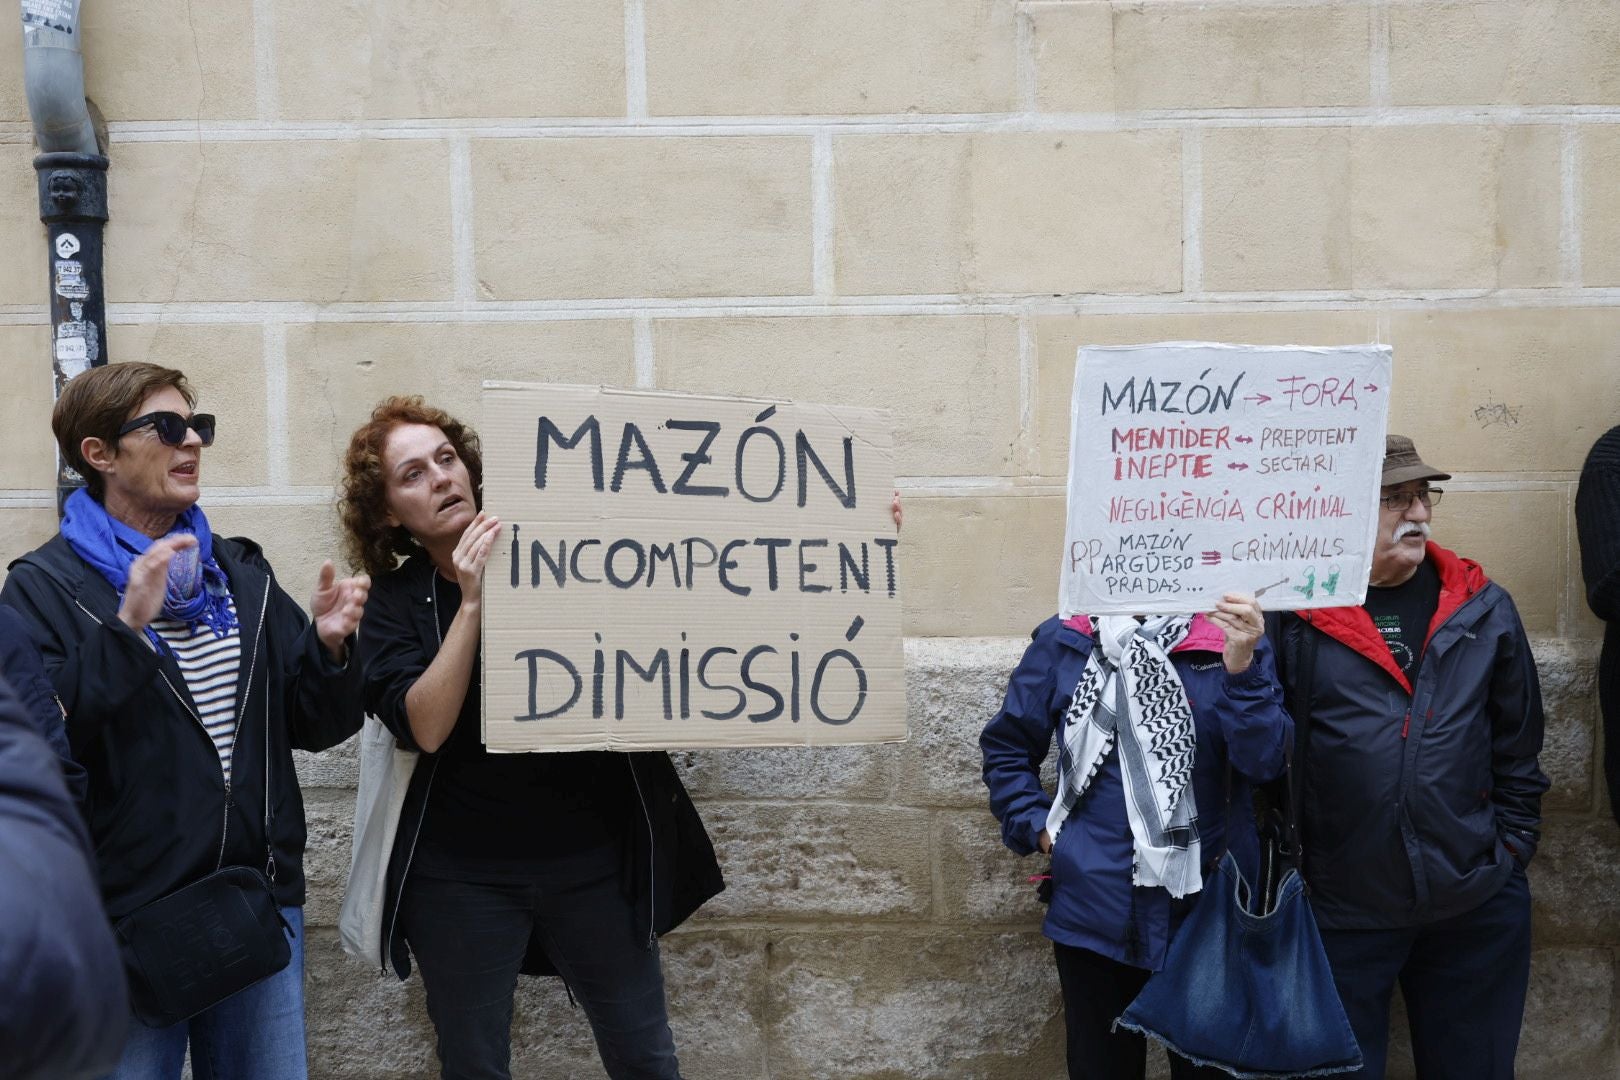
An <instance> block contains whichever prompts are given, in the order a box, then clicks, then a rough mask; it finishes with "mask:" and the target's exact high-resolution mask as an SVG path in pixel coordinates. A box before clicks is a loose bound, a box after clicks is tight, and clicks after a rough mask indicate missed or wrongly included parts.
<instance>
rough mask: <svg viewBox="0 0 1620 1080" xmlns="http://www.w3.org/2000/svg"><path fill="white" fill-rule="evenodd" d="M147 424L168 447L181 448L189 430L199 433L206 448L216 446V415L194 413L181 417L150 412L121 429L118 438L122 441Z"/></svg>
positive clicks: (173, 414) (170, 413)
mask: <svg viewBox="0 0 1620 1080" xmlns="http://www.w3.org/2000/svg"><path fill="white" fill-rule="evenodd" d="M147 424H151V425H152V429H153V430H154V431H156V432H157V437H158V438H160V439H162V440H163V442H164V444H165V445H167V446H179V445H180V444H181V443H183V442H185V441H186V430H187V429H188V428H189V429H190V430H192V431H195V432H196V433H197V438H199V439H201V440H202V444H203V445H204V446H213V445H214V414H213V413H205V412H201V413H193V414H192V415H191V416H190V417H185V416H181V415H180V414H179V413H177V412H149V413H147V414H146V415H145V416H137V417H136V418H135V419H133V420H131V421H129V422H128V423H126V424H125V425H124V426H123V427H121V428H119V429H118V437H119V438H120V439H122V438H123V437H124V436H125V435H128V434H129V433H130V432H132V431H134V430H136V429H137V428H143V427H145V426H146V425H147Z"/></svg>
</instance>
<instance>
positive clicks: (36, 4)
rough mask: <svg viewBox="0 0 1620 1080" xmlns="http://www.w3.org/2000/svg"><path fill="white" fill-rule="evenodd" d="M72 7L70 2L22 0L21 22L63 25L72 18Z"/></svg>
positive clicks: (64, 0)
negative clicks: (53, 22)
mask: <svg viewBox="0 0 1620 1080" xmlns="http://www.w3.org/2000/svg"><path fill="white" fill-rule="evenodd" d="M73 6H74V5H73V3H72V0H22V10H23V22H40V23H46V24H49V23H50V22H51V21H52V20H55V21H56V22H59V23H64V24H65V23H66V22H67V21H68V19H69V18H71V17H72V16H73ZM64 29H65V27H64Z"/></svg>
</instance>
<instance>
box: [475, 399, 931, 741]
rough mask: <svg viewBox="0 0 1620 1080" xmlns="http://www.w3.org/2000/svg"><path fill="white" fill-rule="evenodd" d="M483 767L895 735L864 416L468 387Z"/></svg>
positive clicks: (894, 590)
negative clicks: (490, 761)
mask: <svg viewBox="0 0 1620 1080" xmlns="http://www.w3.org/2000/svg"><path fill="white" fill-rule="evenodd" d="M481 434H482V439H483V451H484V506H485V508H486V509H487V510H488V511H490V512H491V513H493V514H495V515H496V516H498V517H499V518H500V519H501V523H502V532H501V536H500V539H499V540H498V541H497V543H496V548H495V551H494V552H493V553H492V555H491V556H490V561H489V566H488V568H487V570H486V571H485V577H484V608H483V610H484V637H483V642H484V742H485V744H486V745H487V746H488V747H489V749H491V750H494V751H522V750H642V749H654V748H657V749H677V748H693V747H721V746H822V745H831V744H840V743H869V742H893V741H898V740H901V739H904V738H905V733H906V701H905V677H904V655H903V649H902V641H901V633H900V594H899V580H898V571H899V560H898V558H897V554H898V552H897V549H898V543H899V541H898V536H897V535H896V532H895V527H894V521H893V519H892V517H891V515H890V509H889V506H890V500H891V493H892V491H893V481H894V464H893V435H892V432H891V428H890V424H889V419H888V416H887V414H886V413H883V412H880V411H877V410H872V409H853V408H833V407H829V406H820V405H804V404H774V405H773V404H771V403H769V402H760V401H745V400H740V399H736V398H724V397H703V396H693V395H686V394H670V393H655V392H651V391H639V390H614V389H606V388H598V387H581V386H537V385H524V384H517V383H485V384H484V417H483V427H482V429H481Z"/></svg>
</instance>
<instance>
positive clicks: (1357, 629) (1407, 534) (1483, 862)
mask: <svg viewBox="0 0 1620 1080" xmlns="http://www.w3.org/2000/svg"><path fill="white" fill-rule="evenodd" d="M1450 476H1451V474H1449V473H1447V472H1444V471H1442V470H1440V469H1437V468H1435V467H1433V466H1432V465H1429V464H1427V463H1426V462H1424V461H1423V459H1422V458H1421V457H1419V456H1418V452H1417V448H1416V447H1415V446H1414V445H1413V442H1412V440H1411V439H1410V438H1408V437H1406V436H1403V435H1390V436H1388V437H1387V439H1386V441H1385V446H1384V463H1383V475H1382V481H1383V484H1382V488H1381V492H1380V495H1379V501H1378V532H1377V537H1376V542H1375V545H1374V549H1373V559H1372V570H1371V576H1370V586H1371V587H1370V588H1369V589H1368V590H1367V598H1366V601H1365V602H1364V603H1363V604H1362V605H1361V606H1360V607H1340V608H1320V609H1316V610H1312V611H1299V612H1292V613H1288V614H1284V615H1283V616H1282V617H1281V620H1280V624H1279V637H1280V644H1279V645H1278V649H1277V651H1278V661H1277V663H1278V671H1279V674H1280V676H1281V678H1282V681H1283V684H1284V686H1285V688H1286V689H1287V691H1288V697H1287V700H1288V701H1290V702H1296V701H1298V702H1302V703H1303V704H1301V705H1299V706H1296V715H1295V717H1294V719H1295V722H1296V723H1297V724H1298V725H1299V728H1300V730H1301V732H1302V733H1303V738H1302V740H1301V745H1300V746H1299V747H1298V749H1297V750H1296V757H1295V761H1296V763H1297V764H1298V766H1299V768H1300V775H1301V785H1302V788H1303V793H1302V796H1301V806H1300V829H1301V842H1302V845H1303V848H1304V876H1305V880H1306V881H1307V882H1309V883H1310V888H1311V908H1312V910H1313V911H1314V913H1315V915H1316V921H1317V925H1318V927H1319V929H1320V930H1321V933H1322V944H1323V946H1324V948H1325V949H1326V950H1327V955H1328V962H1329V964H1330V965H1331V967H1332V969H1333V980H1334V984H1335V986H1336V987H1337V988H1338V991H1339V997H1340V999H1341V1000H1342V1001H1343V1003H1344V1009H1345V1013H1346V1014H1347V1015H1348V1016H1349V1019H1350V1026H1351V1028H1352V1030H1353V1031H1354V1032H1355V1036H1356V1041H1357V1042H1358V1043H1359V1044H1360V1045H1361V1053H1362V1057H1363V1059H1364V1064H1363V1067H1362V1070H1361V1072H1359V1073H1356V1074H1351V1075H1358V1076H1365V1077H1370V1078H1373V1080H1382V1077H1383V1076H1384V1072H1385V1061H1386V1058H1387V1057H1388V1051H1389V1045H1388V1044H1389V1020H1390V1016H1389V1011H1390V995H1391V993H1392V992H1393V991H1394V988H1395V985H1396V984H1397V983H1399V984H1400V987H1401V996H1402V998H1403V999H1404V1000H1405V1002H1406V1013H1407V1019H1408V1023H1409V1025H1410V1028H1411V1035H1412V1054H1413V1058H1414V1061H1415V1064H1416V1067H1417V1075H1418V1077H1419V1078H1421V1080H1510V1078H1511V1077H1512V1076H1513V1067H1514V1058H1515V1056H1516V1055H1517V1052H1518V1045H1519V1029H1520V1027H1521V1025H1522V1022H1523V1019H1524V1005H1525V995H1526V991H1527V988H1528V985H1529V978H1530V883H1529V880H1528V878H1527V877H1526V875H1525V868H1526V867H1527V866H1529V864H1530V860H1531V859H1532V858H1534V856H1535V853H1536V844H1537V842H1538V840H1539V839H1540V834H1541V796H1542V793H1543V792H1544V791H1546V790H1547V786H1548V784H1547V778H1546V776H1544V775H1543V774H1542V771H1541V767H1540V764H1539V763H1538V760H1537V757H1538V755H1539V754H1540V752H1541V743H1542V711H1541V687H1540V683H1539V681H1538V680H1537V677H1536V666H1535V661H1534V659H1533V657H1532V656H1531V653H1530V642H1529V640H1528V638H1527V637H1526V636H1525V632H1524V626H1523V624H1522V623H1521V622H1520V620H1519V613H1518V611H1517V609H1516V608H1515V607H1514V605H1513V599H1512V598H1511V597H1510V596H1509V595H1508V593H1507V590H1505V589H1503V588H1502V587H1501V586H1500V585H1498V584H1496V583H1495V582H1493V581H1491V580H1490V579H1489V578H1488V577H1486V576H1485V571H1484V570H1482V569H1481V568H1480V567H1479V565H1478V564H1477V563H1474V562H1472V561H1470V560H1468V559H1465V558H1462V557H1460V556H1458V555H1456V554H1454V553H1453V552H1451V551H1448V550H1447V549H1445V548H1443V547H1441V546H1440V545H1439V544H1436V543H1434V542H1433V541H1431V540H1430V539H1429V535H1430V520H1431V517H1432V514H1433V511H1434V508H1435V507H1436V506H1438V505H1439V503H1440V497H1441V495H1442V491H1441V489H1440V488H1437V487H1435V486H1433V483H1432V482H1433V481H1436V480H1448V479H1450ZM1296 695H1298V696H1296Z"/></svg>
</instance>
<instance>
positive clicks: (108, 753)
mask: <svg viewBox="0 0 1620 1080" xmlns="http://www.w3.org/2000/svg"><path fill="white" fill-rule="evenodd" d="M214 556H215V558H216V559H217V560H218V561H219V565H220V567H221V568H222V569H223V570H224V571H225V576H226V578H227V579H228V580H229V582H230V588H231V595H232V597H233V599H234V600H235V602H236V614H237V621H238V622H239V623H240V625H241V633H242V667H241V672H240V674H239V675H238V677H237V689H236V695H237V697H236V701H237V716H238V721H237V731H236V741H235V747H234V750H233V753H232V758H231V776H232V780H231V783H230V784H229V785H227V784H226V782H225V773H224V770H223V769H222V768H221V766H220V762H219V754H218V752H217V751H216V750H215V749H214V744H213V741H212V740H211V739H210V738H209V737H208V733H207V731H206V730H204V728H203V726H202V723H201V721H200V720H198V719H197V714H196V713H197V710H196V706H195V704H194V703H193V702H192V700H191V695H190V693H189V692H188V691H187V689H186V683H185V678H184V677H183V676H182V675H181V673H180V669H179V666H178V665H177V664H176V663H175V661H174V659H173V658H172V657H169V656H164V655H159V654H158V653H157V652H156V651H155V650H154V649H153V648H152V647H151V645H150V644H149V643H148V641H147V639H146V638H145V637H144V636H142V635H140V634H137V633H135V632H134V631H133V630H130V629H129V628H128V627H126V626H125V625H124V624H123V623H121V622H119V620H118V594H117V593H116V592H115V591H114V590H113V588H112V586H111V585H109V584H108V583H107V581H106V579H105V578H103V577H102V576H101V575H100V574H99V573H98V572H97V571H96V570H94V569H93V568H92V567H90V566H89V565H88V564H87V563H85V562H84V561H83V560H82V559H80V558H79V557H78V555H76V554H74V552H73V549H72V548H71V547H69V546H68V543H67V541H66V540H64V539H63V538H62V537H61V536H60V535H58V536H56V537H55V538H53V539H52V540H51V541H50V542H49V543H47V544H45V545H44V546H43V547H41V548H39V549H37V550H35V551H32V552H30V553H29V554H27V555H24V556H23V557H22V558H20V559H18V560H17V561H16V562H14V563H12V564H11V574H10V576H9V577H8V578H6V583H5V588H4V590H3V591H0V603H4V604H7V605H9V606H11V607H14V608H16V609H17V610H18V611H19V612H21V613H22V615H23V616H24V617H25V618H26V619H27V620H28V622H29V624H30V627H31V629H32V631H33V634H34V640H35V643H36V644H37V645H38V646H39V649H40V652H41V653H43V654H44V657H45V667H46V671H47V672H48V673H49V675H50V678H51V681H52V682H53V683H54V684H55V686H56V690H57V694H58V695H59V696H60V698H61V701H62V707H63V709H64V710H65V711H66V713H67V731H68V743H69V746H70V748H71V751H72V754H73V757H74V759H75V760H77V761H78V762H79V763H80V764H81V765H83V766H84V768H85V771H86V772H87V773H88V775H89V794H88V796H87V798H86V805H85V811H86V814H87V816H88V818H89V821H90V835H91V838H92V841H93V842H94V844H95V849H96V864H97V867H98V868H99V870H100V872H101V891H102V897H103V900H104V901H105V904H106V908H107V913H108V915H109V916H111V917H112V918H113V919H114V920H117V919H120V918H122V917H123V916H125V915H128V914H129V913H130V912H132V911H134V910H135V909H137V908H139V907H141V906H142V905H144V904H147V903H149V902H151V901H152V900H156V899H157V898H158V897H160V896H164V895H166V894H168V893H170V892H173V891H174V890H175V889H177V888H179V887H180V886H182V885H185V884H188V883H189V882H192V881H195V880H197V879H198V878H200V877H202V876H204V875H205V874H208V873H211V872H212V871H213V870H214V869H215V868H216V867H218V866H220V865H226V866H232V865H241V866H252V867H256V868H259V869H261V870H265V871H266V873H267V876H268V877H270V879H271V881H272V883H273V884H274V887H275V893H276V900H277V901H278V902H279V903H280V904H281V905H283V906H297V905H301V904H302V903H303V902H304V871H303V858H304V835H305V834H304V800H303V797H302V795H301V794H300V792H299V789H298V779H297V777H296V775H294V772H293V763H292V748H293V747H298V748H299V749H301V750H324V749H326V748H327V747H330V746H334V745H336V744H337V743H340V742H342V741H343V740H344V739H347V738H348V737H349V736H351V735H353V734H354V733H355V732H356V731H358V730H360V723H361V720H362V719H363V713H362V711H361V708H360V666H359V665H358V664H356V663H350V664H347V665H346V666H344V667H339V666H338V665H337V664H335V663H333V662H332V659H331V657H330V656H328V655H327V653H326V650H325V649H324V648H323V647H322V646H321V643H320V639H319V638H318V637H317V636H316V634H315V628H314V626H312V625H311V624H310V621H309V619H308V618H307V617H306V616H305V615H304V613H303V611H302V610H300V609H299V607H298V605H297V604H295V603H294V602H293V601H292V599H291V598H290V597H289V596H288V595H287V594H286V593H285V592H283V591H282V589H281V587H280V586H279V585H278V584H276V580H275V577H274V575H273V574H272V573H271V570H270V566H269V564H268V563H267V562H265V560H264V557H263V555H262V553H261V552H260V550H259V548H258V546H257V545H255V544H254V543H253V542H252V541H249V540H244V539H241V538H237V539H224V538H216V539H215V541H214ZM267 744H268V757H267V756H266V747H267ZM267 781H268V789H269V792H270V807H269V809H270V817H271V824H270V841H271V845H272V846H273V852H274V858H273V860H271V859H269V858H267V854H268V852H267V846H266V842H265V792H266V783H267ZM267 863H271V864H272V865H268V866H267Z"/></svg>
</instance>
